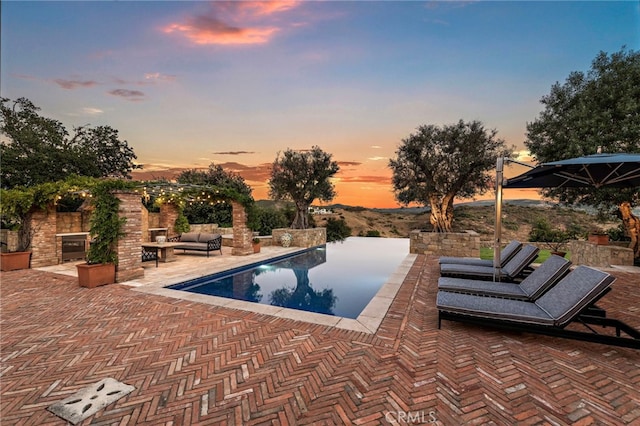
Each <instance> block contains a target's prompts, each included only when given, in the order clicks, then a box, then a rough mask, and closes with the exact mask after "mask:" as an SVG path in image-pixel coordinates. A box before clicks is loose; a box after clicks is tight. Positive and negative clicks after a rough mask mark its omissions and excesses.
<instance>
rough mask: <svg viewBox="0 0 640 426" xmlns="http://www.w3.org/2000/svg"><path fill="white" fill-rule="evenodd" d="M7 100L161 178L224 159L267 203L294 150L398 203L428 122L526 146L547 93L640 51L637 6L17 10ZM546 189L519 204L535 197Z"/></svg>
mask: <svg viewBox="0 0 640 426" xmlns="http://www.w3.org/2000/svg"><path fill="white" fill-rule="evenodd" d="M1 8H2V10H1V12H2V14H1V24H2V29H1V36H2V37H1V42H0V43H1V45H0V47H1V57H0V59H1V65H0V66H1V68H0V72H1V79H0V92H1V94H2V97H5V98H10V99H16V98H18V97H26V98H28V99H29V100H31V101H32V102H34V103H35V104H36V105H37V106H39V107H41V109H42V110H41V114H42V115H44V116H47V117H50V118H55V119H57V120H60V121H62V122H63V123H64V124H65V126H67V128H68V129H71V128H73V127H74V126H80V125H86V124H88V125H92V126H96V125H109V126H112V127H113V128H115V129H117V130H119V132H120V136H121V139H124V140H126V141H127V142H128V143H129V145H130V146H131V147H132V148H133V149H134V150H135V152H136V154H137V155H138V161H139V162H140V163H141V164H143V165H144V171H146V172H150V173H151V175H155V176H161V175H165V174H164V173H166V172H163V171H166V170H169V171H172V172H174V173H178V172H179V171H180V170H182V169H184V168H196V167H207V166H208V165H209V164H210V163H212V162H214V163H216V164H220V165H222V166H223V167H225V168H226V169H228V170H232V171H235V172H238V173H240V174H241V175H242V176H243V177H244V178H245V179H246V181H247V183H249V184H250V185H251V186H252V187H253V188H254V198H256V199H262V198H266V197H267V191H268V185H267V183H266V180H267V179H268V177H269V173H270V165H271V163H272V162H273V160H274V159H275V158H276V155H277V153H278V151H282V150H285V149H287V148H291V149H308V148H310V147H311V146H313V145H318V146H320V147H321V148H322V149H323V150H325V151H327V152H329V153H331V154H333V157H334V159H335V160H336V161H338V163H339V164H340V167H341V170H340V172H339V173H338V175H337V177H336V179H335V184H336V189H337V192H338V196H337V197H336V199H334V202H338V203H345V204H350V205H361V206H366V207H391V206H395V205H396V202H395V201H394V198H393V192H392V188H391V183H390V177H391V172H390V170H389V169H388V167H387V164H388V161H389V158H390V157H393V156H394V153H395V151H396V149H397V147H398V145H399V143H400V142H401V140H402V139H403V138H405V137H407V136H409V134H411V133H412V132H414V130H415V129H416V127H418V126H419V125H422V124H437V125H443V124H451V123H454V122H456V121H458V120H459V119H463V120H465V121H470V120H480V121H482V122H483V123H484V124H485V125H486V127H487V128H489V129H493V128H495V129H497V130H498V136H499V137H501V138H503V139H505V140H506V142H507V143H508V144H509V145H516V146H517V148H518V149H523V148H524V145H523V141H524V139H525V129H526V123H527V122H531V121H533V120H534V119H535V118H536V117H537V115H538V114H539V113H540V111H541V110H542V105H541V104H540V102H539V101H540V98H541V97H542V96H544V95H545V94H548V93H549V91H550V88H551V86H552V85H553V84H554V83H555V82H557V81H560V82H564V80H565V79H566V77H567V76H568V75H569V73H570V72H571V71H587V70H588V69H589V67H590V65H591V61H592V59H593V58H594V57H595V56H596V55H597V54H598V52H599V51H605V52H607V53H612V52H615V51H618V50H620V49H621V48H622V47H623V46H626V47H627V48H628V49H633V50H638V49H640V7H639V3H638V2H637V1H626V2H615V1H607V2H556V1H546V2H504V1H495V2H484V1H465V2H430V1H427V2H421V1H410V2H396V1H394V2H369V1H353V2H341V1H283V2H275V1H274V2H249V1H236V2H217V1H216V2H204V1H193V2H191V1H159V2H153V1H137V2H127V1H120V2H109V1H104V2H98V1H85V2H81V1H68V2H56V1H47V2H39V1H34V2H26V1H3V2H2V4H1ZM531 196H535V192H530V193H520V192H518V191H515V190H509V191H506V192H505V198H527V197H531Z"/></svg>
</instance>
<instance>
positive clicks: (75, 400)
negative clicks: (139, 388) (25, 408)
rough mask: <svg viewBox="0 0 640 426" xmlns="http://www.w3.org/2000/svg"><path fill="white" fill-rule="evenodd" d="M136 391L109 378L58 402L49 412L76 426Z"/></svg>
mask: <svg viewBox="0 0 640 426" xmlns="http://www.w3.org/2000/svg"><path fill="white" fill-rule="evenodd" d="M134 389H135V388H134V387H133V386H130V385H127V384H124V383H121V382H119V381H117V380H115V379H112V378H111V377H108V378H106V379H102V380H100V381H99V382H98V383H94V384H92V385H89V386H87V387H86V388H84V389H80V390H79V391H78V392H76V393H74V394H73V395H71V396H70V397H68V398H65V399H63V400H62V401H60V402H56V403H55V404H53V405H52V406H50V407H49V408H47V410H49V411H51V412H52V413H53V414H55V415H56V416H58V417H62V418H63V419H65V420H66V421H68V422H70V423H72V424H74V425H75V424H78V423H79V422H81V421H83V420H84V419H86V418H87V417H89V416H92V415H94V414H95V413H97V412H98V411H99V410H101V409H102V408H104V407H106V406H107V405H109V404H111V403H113V402H116V401H117V400H119V399H120V398H122V397H124V396H126V395H128V394H129V393H131V392H132V391H133V390H134Z"/></svg>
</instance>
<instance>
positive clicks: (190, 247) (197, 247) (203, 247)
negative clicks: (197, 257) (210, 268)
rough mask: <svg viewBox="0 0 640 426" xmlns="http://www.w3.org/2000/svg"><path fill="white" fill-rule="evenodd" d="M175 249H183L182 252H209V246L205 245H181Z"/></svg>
mask: <svg viewBox="0 0 640 426" xmlns="http://www.w3.org/2000/svg"><path fill="white" fill-rule="evenodd" d="M174 248H177V249H182V250H207V245H206V244H204V243H194V242H190V243H180V245H177V246H175V247H174Z"/></svg>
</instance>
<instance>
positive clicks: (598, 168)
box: [493, 153, 640, 280]
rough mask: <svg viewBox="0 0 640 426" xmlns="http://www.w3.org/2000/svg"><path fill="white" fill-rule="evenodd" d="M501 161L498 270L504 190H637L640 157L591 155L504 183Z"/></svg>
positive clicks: (498, 174) (542, 166)
mask: <svg viewBox="0 0 640 426" xmlns="http://www.w3.org/2000/svg"><path fill="white" fill-rule="evenodd" d="M503 161H504V159H502V158H499V159H498V162H497V164H496V182H497V185H496V222H495V223H496V225H495V226H496V229H495V236H494V248H495V249H494V259H493V264H494V267H495V269H496V276H494V280H496V277H499V274H497V271H499V268H500V238H501V234H502V189H503V188H584V187H595V188H600V187H603V186H607V187H612V188H636V187H640V154H627V153H620V154H594V155H587V156H584V157H577V158H569V159H567V160H560V161H553V162H550V163H543V164H540V165H539V166H537V167H535V168H533V169H531V170H529V171H528V172H526V173H523V174H521V175H520V176H516V177H514V178H512V179H509V180H506V181H504V182H503V179H502V167H503Z"/></svg>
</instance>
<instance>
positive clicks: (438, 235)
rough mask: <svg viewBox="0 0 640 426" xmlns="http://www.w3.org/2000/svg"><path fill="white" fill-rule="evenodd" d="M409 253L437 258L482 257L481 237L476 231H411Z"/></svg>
mask: <svg viewBox="0 0 640 426" xmlns="http://www.w3.org/2000/svg"><path fill="white" fill-rule="evenodd" d="M409 253H414V254H427V255H437V256H460V257H480V235H479V234H478V233H477V232H475V231H465V232H426V231H420V230H414V231H411V233H410V235H409Z"/></svg>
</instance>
